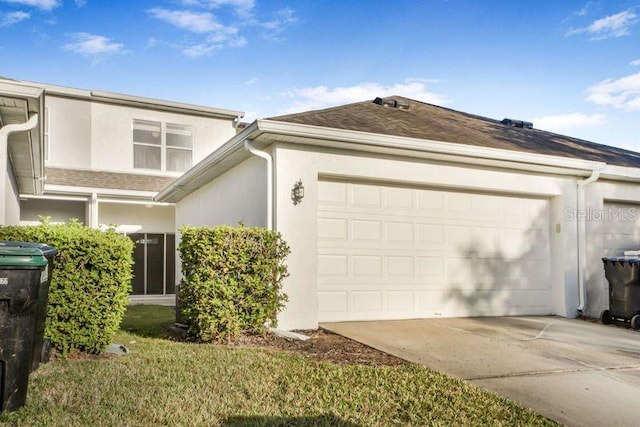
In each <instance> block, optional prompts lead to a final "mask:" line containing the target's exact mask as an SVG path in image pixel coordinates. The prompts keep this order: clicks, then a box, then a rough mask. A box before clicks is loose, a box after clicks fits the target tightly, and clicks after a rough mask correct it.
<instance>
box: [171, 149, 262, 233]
mask: <svg viewBox="0 0 640 427" xmlns="http://www.w3.org/2000/svg"><path fill="white" fill-rule="evenodd" d="M266 179H267V168H266V162H265V161H264V160H262V159H259V158H257V157H250V158H249V159H247V160H245V161H244V162H242V163H240V164H239V165H237V166H236V167H235V168H233V169H231V170H230V171H228V172H226V173H225V174H223V175H221V176H219V177H218V178H216V179H215V180H213V181H212V182H210V183H209V184H207V185H205V186H203V187H202V188H200V189H199V190H197V191H196V192H194V193H192V194H190V195H189V196H187V197H185V198H184V199H183V200H181V201H180V202H179V203H177V204H176V228H177V229H179V228H180V227H182V226H183V225H193V226H211V225H218V224H227V225H237V224H238V222H240V221H242V222H243V223H244V224H245V225H247V226H249V227H253V226H258V227H265V226H266V225H267V181H266Z"/></svg>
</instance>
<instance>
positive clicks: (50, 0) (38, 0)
mask: <svg viewBox="0 0 640 427" xmlns="http://www.w3.org/2000/svg"><path fill="white" fill-rule="evenodd" d="M2 1H4V2H5V3H15V4H21V5H24V6H31V7H36V8H38V9H42V10H52V9H55V8H56V7H58V6H60V4H61V3H60V2H59V1H58V0H2Z"/></svg>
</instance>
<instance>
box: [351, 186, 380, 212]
mask: <svg viewBox="0 0 640 427" xmlns="http://www.w3.org/2000/svg"><path fill="white" fill-rule="evenodd" d="M381 192H382V189H381V188H380V187H377V186H373V185H357V184H351V204H352V205H353V206H360V207H362V206H364V207H367V208H378V207H380V206H381V204H382V194H381Z"/></svg>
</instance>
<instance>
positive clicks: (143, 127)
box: [133, 120, 162, 145]
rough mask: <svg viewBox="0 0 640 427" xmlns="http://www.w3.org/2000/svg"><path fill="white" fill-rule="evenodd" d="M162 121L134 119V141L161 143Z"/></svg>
mask: <svg viewBox="0 0 640 427" xmlns="http://www.w3.org/2000/svg"><path fill="white" fill-rule="evenodd" d="M161 141H162V139H161V135H160V123H158V122H150V121H148V120H134V121H133V142H141V143H144V144H155V145H160V143H161Z"/></svg>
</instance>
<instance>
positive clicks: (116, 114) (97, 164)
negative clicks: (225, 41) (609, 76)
mask: <svg viewBox="0 0 640 427" xmlns="http://www.w3.org/2000/svg"><path fill="white" fill-rule="evenodd" d="M46 106H47V109H48V118H49V158H48V161H47V166H52V167H60V168H69V169H95V170H102V171H113V172H126V173H147V174H148V173H154V174H167V175H180V173H175V172H173V173H171V172H169V173H162V172H161V171H156V170H144V169H135V168H134V167H133V136H132V124H133V120H134V119H140V120H151V121H158V122H163V123H174V124H181V125H187V126H190V127H192V131H193V152H192V154H193V157H192V162H193V164H196V163H197V162H199V161H200V160H202V159H203V158H204V157H205V156H206V155H207V154H209V153H210V152H211V151H213V150H215V149H216V148H217V147H218V146H220V145H221V144H222V143H224V142H225V141H227V140H228V139H229V138H231V137H232V136H233V135H235V133H236V130H235V128H234V127H233V122H232V120H231V119H216V118H208V117H199V116H196V115H189V114H177V113H170V112H165V111H159V110H153V109H143V108H133V107H128V106H123V105H116V104H107V103H103V102H95V101H89V100H82V99H75V98H73V99H72V98H64V97H60V96H55V95H48V96H47V98H46Z"/></svg>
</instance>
